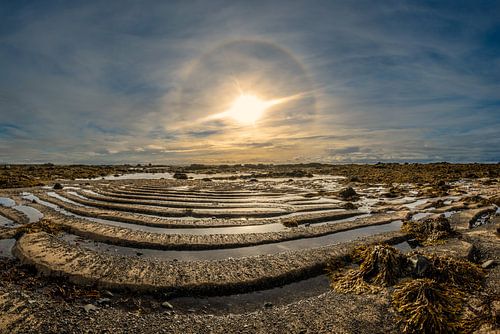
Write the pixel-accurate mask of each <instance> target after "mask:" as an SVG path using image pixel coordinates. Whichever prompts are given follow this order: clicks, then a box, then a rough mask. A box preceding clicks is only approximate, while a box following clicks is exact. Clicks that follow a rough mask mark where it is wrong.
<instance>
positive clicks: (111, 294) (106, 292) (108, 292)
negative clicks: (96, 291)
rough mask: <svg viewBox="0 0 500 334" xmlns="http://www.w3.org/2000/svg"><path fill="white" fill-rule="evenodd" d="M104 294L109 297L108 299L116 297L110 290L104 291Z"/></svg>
mask: <svg viewBox="0 0 500 334" xmlns="http://www.w3.org/2000/svg"><path fill="white" fill-rule="evenodd" d="M102 294H103V295H105V296H108V297H114V296H115V295H114V294H113V293H112V292H111V291H108V290H104V292H103V293H102Z"/></svg>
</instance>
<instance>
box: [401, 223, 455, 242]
mask: <svg viewBox="0 0 500 334" xmlns="http://www.w3.org/2000/svg"><path fill="white" fill-rule="evenodd" d="M401 231H403V232H406V233H408V234H409V235H410V236H411V237H413V238H415V239H416V240H417V241H418V242H419V243H422V244H423V245H432V244H436V243H439V242H441V241H442V240H443V239H446V238H448V237H450V236H452V235H453V234H454V232H453V230H452V228H451V225H450V221H449V220H448V219H447V218H445V217H443V216H439V217H437V218H428V219H426V220H424V221H411V220H408V221H405V222H403V225H402V226H401Z"/></svg>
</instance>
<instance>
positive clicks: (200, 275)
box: [13, 232, 405, 294]
mask: <svg viewBox="0 0 500 334" xmlns="http://www.w3.org/2000/svg"><path fill="white" fill-rule="evenodd" d="M404 238H405V236H404V235H403V234H402V233H400V232H392V233H388V234H383V235H378V236H373V237H369V238H366V239H364V240H363V242H370V243H374V242H386V243H396V242H400V241H401V240H404ZM359 243H360V241H353V242H348V243H343V244H339V245H333V246H327V247H321V248H316V249H308V250H301V251H289V252H284V253H278V254H273V255H260V256H252V257H244V258H238V259H231V258H228V259H224V260H216V261H189V262H182V261H153V260H144V259H138V258H130V257H123V256H112V255H107V254H101V253H97V252H94V251H90V250H86V249H82V248H79V247H72V246H70V245H69V244H67V243H65V242H64V241H61V240H60V239H58V238H56V237H54V236H52V235H50V234H47V233H44V232H41V233H33V234H25V235H23V236H22V237H21V238H20V239H19V240H18V241H17V242H16V245H15V247H14V249H13V253H14V254H15V256H16V257H17V258H19V259H20V260H21V261H22V263H24V264H29V265H32V266H34V267H36V269H37V270H38V271H39V272H40V273H42V274H44V275H50V276H63V277H67V278H68V279H69V280H70V281H72V282H75V283H77V284H84V285H96V286H98V287H100V288H109V289H118V290H120V289H130V290H134V291H157V290H166V291H176V292H181V293H182V292H190V293H204V294H210V293H229V292H232V291H233V292H234V291H245V290H252V289H255V288H263V287H268V286H273V285H277V284H283V283H285V282H290V281H294V280H297V279H300V278H305V277H310V276H312V275H316V274H319V273H321V272H322V271H323V270H324V268H325V266H326V262H327V261H329V260H331V259H335V258H338V259H340V258H343V257H344V256H346V255H347V254H348V253H349V251H350V250H352V248H353V247H355V246H356V245H359Z"/></svg>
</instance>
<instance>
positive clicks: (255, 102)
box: [227, 95, 271, 124]
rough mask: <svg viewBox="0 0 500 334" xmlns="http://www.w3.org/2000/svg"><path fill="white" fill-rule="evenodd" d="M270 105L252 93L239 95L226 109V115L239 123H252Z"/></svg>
mask: <svg viewBox="0 0 500 334" xmlns="http://www.w3.org/2000/svg"><path fill="white" fill-rule="evenodd" d="M270 106H271V103H269V102H265V101H262V100H261V99H259V98H258V97H256V96H254V95H240V96H239V97H238V98H236V100H235V101H234V102H233V104H232V106H231V108H230V109H229V110H228V111H227V115H228V116H230V117H231V118H233V119H234V120H235V121H237V122H239V123H242V124H253V123H255V122H256V121H257V120H258V119H259V118H261V117H262V115H263V114H264V112H265V111H266V109H267V108H269V107H270Z"/></svg>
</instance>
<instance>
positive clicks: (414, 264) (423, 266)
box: [408, 254, 431, 277]
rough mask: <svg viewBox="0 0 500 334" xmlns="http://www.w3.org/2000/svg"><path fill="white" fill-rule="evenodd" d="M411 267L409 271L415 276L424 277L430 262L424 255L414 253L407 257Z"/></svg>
mask: <svg viewBox="0 0 500 334" xmlns="http://www.w3.org/2000/svg"><path fill="white" fill-rule="evenodd" d="M408 262H409V264H410V267H411V272H412V273H413V275H415V276H417V277H424V276H425V273H426V272H427V271H428V270H429V268H430V266H431V263H430V261H429V260H427V258H426V257H425V256H422V255H420V254H415V255H413V256H411V257H409V258H408Z"/></svg>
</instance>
